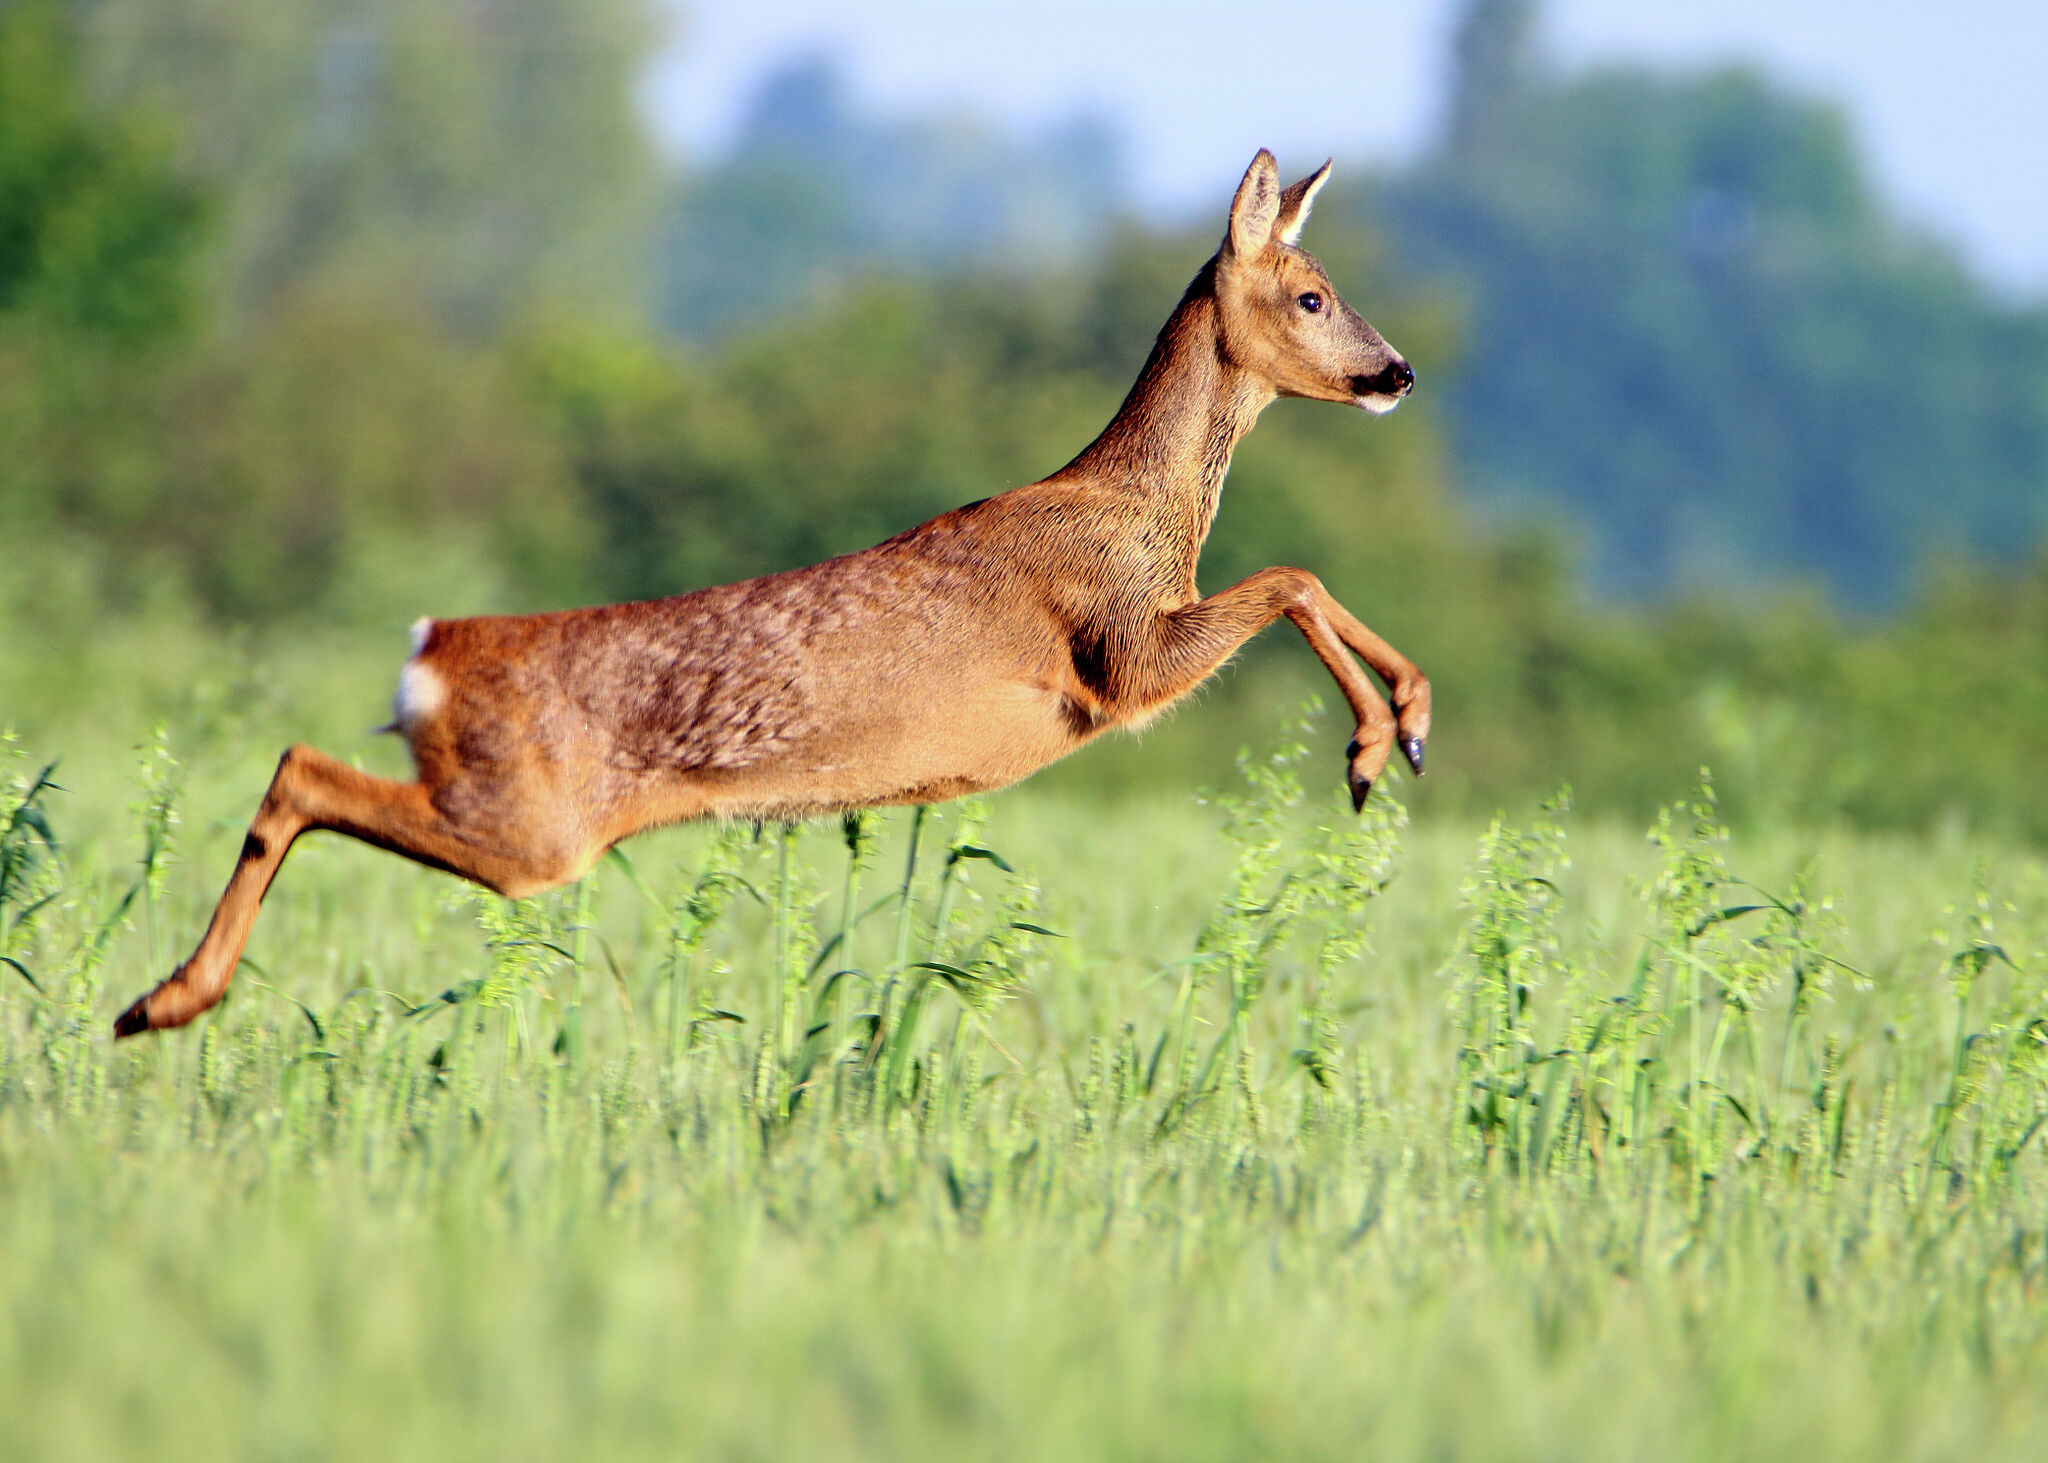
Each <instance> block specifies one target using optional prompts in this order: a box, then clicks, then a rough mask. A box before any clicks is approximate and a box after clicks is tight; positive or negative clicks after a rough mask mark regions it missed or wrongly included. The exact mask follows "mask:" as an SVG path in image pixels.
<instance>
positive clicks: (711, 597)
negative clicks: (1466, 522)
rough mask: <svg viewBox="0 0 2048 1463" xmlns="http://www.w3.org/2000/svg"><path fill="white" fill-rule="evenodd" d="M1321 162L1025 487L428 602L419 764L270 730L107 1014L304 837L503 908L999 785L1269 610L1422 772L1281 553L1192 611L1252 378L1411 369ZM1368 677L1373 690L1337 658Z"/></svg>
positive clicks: (1149, 696)
mask: <svg viewBox="0 0 2048 1463" xmlns="http://www.w3.org/2000/svg"><path fill="white" fill-rule="evenodd" d="M1329 174H1330V165H1329V164H1328V163H1324V164H1323V166H1322V167H1321V168H1320V169H1318V170H1317V171H1316V172H1315V173H1314V174H1313V175H1311V176H1310V177H1307V178H1304V179H1302V180H1301V181H1300V182H1298V183H1296V184H1294V185H1293V186H1292V187H1289V188H1287V189H1286V190H1284V191H1283V190H1282V189H1281V187H1280V180H1279V175H1278V170H1277V168H1276V166H1275V164H1274V161H1273V155H1272V154H1271V153H1269V152H1266V151H1264V150H1263V149H1262V150H1261V151H1260V152H1259V155H1258V156H1257V157H1256V158H1254V159H1253V160H1252V165H1251V167H1250V168H1249V169H1248V170H1247V171H1246V173H1245V175H1244V181H1243V182H1242V183H1240V184H1239V185H1238V189H1237V196H1236V197H1235V199H1234V200H1233V201H1232V203H1231V205H1230V227H1229V231H1228V232H1227V233H1226V234H1225V236H1224V239H1223V243H1222V246H1221V247H1220V248H1219V249H1218V250H1217V252H1216V255H1215V257H1214V258H1212V259H1211V260H1210V261H1209V262H1208V263H1207V264H1205V265H1203V266H1202V270H1201V272H1200V273H1199V274H1197V275H1196V276H1195V279H1194V282H1193V283H1192V284H1190V285H1189V286H1188V289H1187V293H1186V294H1185V295H1184V296H1183V297H1182V299H1181V302H1180V304H1179V306H1178V307H1177V308H1176V309H1175V310H1174V312H1173V314H1172V316H1171V317H1169V318H1168V320H1167V322H1166V325H1165V328H1164V329H1162V330H1161V331H1160V333H1159V340H1158V343H1157V344H1156V345H1154V346H1153V348H1152V354H1151V356H1150V358H1149V359H1147V361H1146V362H1145V366H1144V369H1143V370H1142V371H1140V372H1139V374H1138V380H1137V383H1136V384H1135V385H1134V386H1132V388H1131V391H1130V395H1129V396H1127V397H1126V398H1125V399H1124V403H1123V406H1122V407H1121V408H1120V409H1119V410H1118V411H1117V414H1116V417H1115V419H1114V420H1113V421H1111V422H1110V424H1109V425H1108V427H1106V428H1105V429H1104V430H1103V432H1102V435H1101V436H1099V437H1097V438H1096V439H1095V441H1094V442H1092V443H1091V444H1089V446H1088V448H1087V450H1086V451H1084V452H1083V453H1082V454H1081V455H1080V456H1079V457H1076V458H1075V459H1074V460H1073V461H1072V462H1070V463H1068V464H1067V465H1066V466H1065V467H1063V468H1061V469H1060V470H1059V471H1058V472H1056V473H1054V474H1053V475H1052V476H1051V477H1049V478H1047V479H1045V480H1044V481H1043V482H1038V483H1032V484H1030V485H1029V486H1027V487H1021V488H1015V489H1012V490H1011V491H1009V492H1006V493H1002V494H999V495H998V496H996V497H993V498H989V499H985V500H984V501H982V502H979V503H970V504H969V505H968V506H966V507H964V508H956V509H954V510H953V511H952V512H950V513H946V514H942V515H941V516H939V517H937V518H934V519H933V520H932V521H931V522H929V523H926V524H924V525H922V526H920V527H918V528H913V529H911V530H910V531H909V532H907V533H902V534H898V535H897V536H896V537H895V538H892V539H890V540H888V542H886V543H882V544H878V545H876V546H875V547H874V548H871V549H867V550H864V551H862V552H860V553H857V554H848V555H847V556H845V557H844V558H838V559H830V560H827V561H826V562H825V563H823V564H815V565H813V566H811V567H810V568H807V569H792V570H788V571H786V572H784V573H780V574H770V575H768V576H766V577H765V578H761V579H750V580H747V581H746V582H744V583H741V584H727V585H721V586H719V587H717V588H714V589H701V590H698V591H697V592H695V593H694V594H685V595H680V596H678V597H676V598H673V599H659V600H649V601H646V602H644V603H639V604H624V605H607V606H603V607H600V608H596V609H583V610H567V611H563V612H560V613H556V614H541V615H506V616H498V615H493V616H486V617H482V618H477V619H467V620H432V619H423V620H421V621H419V622H418V624H416V625H415V626H414V627H413V645H412V656H411V658H410V659H409V660H407V661H406V662H405V666H404V669H403V670H402V671H401V672H400V673H399V678H398V694H397V698H396V702H395V714H394V717H393V723H392V729H394V730H396V731H398V732H399V733H401V734H402V735H403V736H404V737H405V739H406V740H407V741H408V742H409V743H410V744H411V747H412V758H413V765H414V767H415V769H416V773H417V780H416V781H413V782H394V781H391V780H389V779H386V778H381V777H372V776H370V775H368V774H366V773H363V772H359V771H357V770H356V769H355V768H353V767H349V766H346V765H344V764H343V763H341V762H338V761H336V760H335V759H334V758H332V757H329V756H327V755H325V754H324V753H321V752H317V751H315V750H313V749H312V748H310V747H304V746H295V747H292V748H291V749H290V750H288V751H287V752H286V753H285V754H284V757H283V759H282V760H281V761H280V762H279V763H278V768H277V775H276V776H275V777H274V778H273V779H272V780H271V783H270V790H269V792H268V793H266V794H265V795H264V798H263V804H262V806H261V807H260V808H258V809H257V811H256V817H255V821H254V822H252V823H251V824H250V826H249V834H248V837H247V838H246V839H245V840H244V841H243V844H242V853H241V858H240V860H239V861H238V862H237V864H236V865H235V872H234V875H233V877H232V878H230V879H229V881H228V886H227V890H226V892H225V893H223V894H222V896H221V900H220V904H219V905H218V906H217V907H216V908H215V910H214V913H213V920H212V922H211V923H210V924H209V925H208V926H207V928H206V934H205V936H204V937H203V938H202V939H201V940H200V942H199V947H198V949H197V950H195V951H194V952H193V953H192V957H191V959H189V960H187V961H186V962H185V963H184V964H183V965H181V966H179V967H178V969H177V970H176V971H175V972H173V973H172V975H171V976H170V977H169V978H168V979H167V980H165V981H163V982H162V983H161V984H160V985H158V986H157V987H156V988H155V989H154V990H152V991H150V992H149V993H148V994H147V995H145V996H143V997H141V998H140V999H139V1000H137V1001H136V1002H135V1003H134V1004H133V1005H131V1006H129V1007H128V1009H127V1010H126V1011H124V1012H122V1013H121V1016H120V1017H119V1019H117V1020H116V1021H115V1023H114V1031H115V1033H116V1034H117V1035H119V1036H128V1035H132V1034H134V1033H136V1032H139V1031H146V1030H149V1029H151V1028H153V1027H166V1026H180V1025H183V1024H184V1023H185V1022H187V1021H190V1020H192V1019H193V1017H195V1016H197V1015H199V1014H200V1013H201V1012H203V1011H205V1010H207V1009H208V1008H210V1007H211V1006H213V1005H214V1004H215V1003H216V1002H218V1001H219V1000H220V998H221V996H222V994H223V993H224V992H225V991H226V990H227V986H228V980H229V978H230V977H231V976H232V975H233V973H234V970H235V966H236V964H237V962H238V961H239V960H240V959H241V954H242V947H243V945H244V943H245V942H246V941H247V940H248V937H249V928H250V925H251V924H252V923H253V922H254V921H255V918H256V911H257V907H258V906H259V905H260V904H261V903H262V900H263V895H264V892H265V891H266V890H267V889H268V888H269V887H270V881H271V879H272V878H274V877H275V876H276V874H277V870H278V866H279V865H280V864H282V863H283V862H284V857H285V854H286V852H287V851H289V850H290V848H291V846H292V843H293V841H294V840H295V839H297V838H298V836H299V835H300V834H301V833H304V832H306V831H308V830H309V829H315V828H324V829H328V830H331V831H333V832H336V833H346V834H348V835H349V836H350V837H352V838H359V839H361V840H363V841H364V842H365V843H371V844H375V845H376V846H377V847H379V848H385V849H389V850H391V851H392V852H393V853H398V854H403V855H404V856H405V857H407V858H409V859H413V860H415V861H416V862H419V863H423V864H428V865H431V866H433V867H435V868H439V869H446V870H447V871H448V872H450V873H453V874H459V875H460V876H462V877H463V878H465V879H470V880H473V881H475V882H476V883H478V884H482V885H484V886H486V887H488V888H491V889H495V890H497V891H498V892H499V893H501V894H506V895H511V896H513V897H515V898H516V897H519V896H523V895H527V894H533V893H537V892H539V891H540V890H543V889H547V888H551V887H553V886H555V885H558V884H564V883H568V882H570V881H573V880H575V879H578V878H580V877H582V876H583V874H584V873H585V872H586V871H588V870H589V868H590V867H591V865H592V864H594V863H595V862H596V861H597V860H598V858H599V857H600V856H602V855H603V854H604V852H605V851H606V850H607V849H609V848H610V847H611V846H612V845H613V844H615V843H618V842H619V841H620V840H621V839H624V838H627V837H630V836H631V835H632V834H634V833H638V832H640V831H641V830H643V829H646V828H650V827H654V826H657V825H660V824H665V823H674V822H679V821H681V820H684V819H688V818H703V817H723V818H756V819H795V818H801V817H805V816H808V815H811V814H817V813H827V812H833V811H839V810H844V809H850V808H864V807H874V806H878V805H882V804H890V803H926V802H934V801H938V800H940V799H945V798H953V797H959V796H961V795H963V794H966V793H971V792H978V791H981V790H984V789H988V788H996V787H1002V786H1004V785H1005V784H1008V783H1012V782H1015V781H1017V780H1018V779H1019V778H1022V777H1025V776H1027V775H1028V774H1030V773H1032V772H1034V771H1036V770H1037V769H1039V768H1040V767H1043V766H1045V765H1046V764H1047V763H1049V762H1052V761H1054V760H1055V759H1057V758H1060V757H1064V756H1065V755H1066V754H1067V753H1069V752H1071V751H1073V750H1074V749H1075V748H1077V747H1079V746H1081V745H1082V744H1083V743H1085V742H1088V741H1090V740H1092V739H1094V738H1095V737H1097V736H1099V735H1101V734H1102V733H1103V732H1104V731H1106V730H1108V729H1109V728H1111V727H1118V726H1123V727H1135V726H1138V725H1140V724H1142V723H1143V722H1145V721H1146V720H1148V719H1149V718H1151V717H1153V716H1155V715H1157V714H1158V713H1159V712H1160V711H1162V710H1163V709H1164V708H1166V707H1167V706H1168V705H1170V704H1171V703H1172V702H1174V701H1175V700H1177V699H1178V698H1180V697H1181V696H1184V695H1186V694H1187V693H1188V692H1189V691H1191V690H1193V689H1194V688H1195V686H1197V685H1198V684H1200V683H1201V682H1202V681H1203V680H1204V679H1206V678H1207V677H1208V676H1209V675H1210V673H1211V672H1213V671H1215V670H1216V669H1217V668H1218V667H1219V666H1221V665H1222V664H1223V662H1224V661H1226V660H1228V659H1229V658H1230V656H1231V655H1232V654H1234V653H1235V652H1236V651H1237V649H1238V648H1239V647H1240V646H1242V645H1243V644H1244V643H1245V642H1246V641H1247V640H1249V639H1250V638H1251V637H1252V636H1253V635H1254V634H1256V633H1257V632H1258V631H1259V630H1261V629H1263V628H1265V627H1266V626H1267V625H1270V624H1271V623H1272V622H1273V621H1274V620H1276V619H1278V618H1279V617H1280V616H1282V615H1285V616H1286V617H1287V618H1288V619H1290V620H1292V621H1293V622H1294V624H1295V626H1296V628H1298V629H1299V630H1300V631H1301V633H1302V634H1303V636H1305V637H1306V638H1307V640H1308V643H1309V646H1310V648H1311V649H1313V650H1314V651H1315V653H1316V655H1317V656H1318V657H1319V658H1320V659H1321V660H1322V662H1323V664H1324V665H1325V666H1327V667H1328V668H1329V671H1330V674H1331V675H1333V676H1335V677H1336V679H1337V684H1338V686H1339V687H1340V688H1341V689H1342V690H1343V693H1344V699H1345V700H1346V701H1348V702H1349V703H1350V704H1351V710H1352V712H1353V713H1354V714H1355V715H1356V716H1357V718H1358V730H1357V733H1356V735H1355V736H1354V737H1353V738H1352V741H1351V744H1350V746H1349V747H1347V748H1346V749H1345V755H1346V758H1347V768H1346V772H1347V778H1348V781H1349V784H1350V788H1351V797H1352V803H1353V805H1354V807H1360V808H1362V807H1363V806H1364V804H1365V798H1366V795H1367V793H1368V792H1369V791H1370V790H1371V788H1372V783H1373V779H1374V778H1376V777H1378V776H1379V775H1380V772H1381V770H1382V769H1383V768H1384V767H1385V765H1386V762H1387V758H1388V756H1389V755H1390V754H1391V752H1392V750H1393V747H1394V743H1395V741H1396V739H1398V740H1399V741H1400V744H1401V748H1402V750H1403V752H1404V753H1405V755H1406V757H1407V759H1408V762H1409V764H1410V765H1411V766H1412V767H1413V768H1414V770H1415V771H1416V773H1417V774H1418V775H1419V774H1420V773H1421V771H1422V749H1423V741H1424V739H1425V738H1426V737H1427V736H1428V735H1429V682H1428V680H1427V679H1425V678H1424V677H1423V675H1422V673H1421V672H1420V671H1418V670H1417V669H1416V668H1415V666H1414V665H1413V664H1412V663H1411V662H1410V661H1409V660H1408V659H1407V658H1406V657H1405V656H1403V655H1401V654H1400V653H1399V652H1398V651H1396V650H1395V649H1394V648H1393V647H1392V646H1390V645H1389V644H1387V642H1386V641H1384V640H1382V639H1381V638H1380V637H1379V636H1378V635H1375V634H1374V633H1373V632H1372V631H1371V630H1369V629H1367V628H1366V627H1365V626H1364V625H1363V624H1361V623H1360V622H1359V621H1358V619H1357V618H1356V617H1354V616H1353V615H1352V614H1351V612H1350V611H1349V610H1346V609H1345V608H1344V607H1343V606H1342V605H1340V604H1338V603H1337V601H1336V600H1335V599H1333V598H1331V596H1330V594H1329V592H1328V591H1327V590H1325V589H1324V588H1323V586H1322V583H1321V581H1319V580H1318V579H1317V578H1316V577H1315V575H1313V574H1311V573H1309V572H1308V571H1306V570H1304V569H1285V568H1277V569H1264V570H1261V571H1260V572H1259V573H1257V574H1254V575H1252V576H1251V577H1250V578H1249V579H1246V580H1244V581H1243V582H1242V583H1240V584H1236V585H1233V586H1231V587H1230V588H1229V589H1226V590H1224V591H1223V592H1222V593H1220V594H1214V595H1211V596H1209V598H1207V599H1203V598H1201V597H1200V595H1199V593H1198V591H1197V590H1196V587H1195V561H1196V559H1197V557H1198V556H1199V555H1200V553H1201V549H1202V542H1203V540H1204V539H1205V538H1207V537H1208V533H1209V527H1210V524H1211V523H1212V522H1213V521H1214V520H1215V517H1216V508H1217V502H1218V497H1219V494H1220V493H1221V491H1222V487H1223V475H1224V473H1225V471H1226V470H1228V468H1229V466H1230V457H1231V452H1232V450H1233V449H1234V448H1235V446H1236V444H1237V441H1238V439H1239V438H1240V437H1242V436H1244V434H1245V433H1246V432H1248V431H1250V430H1251V428H1252V425H1253V423H1254V422H1255V421H1256V420H1257V419H1258V415H1259V413H1260V412H1261V411H1263V410H1264V409H1265V407H1266V406H1267V404H1268V403H1270V402H1271V401H1272V400H1273V399H1274V398H1275V397H1276V396H1306V397H1312V398H1315V399H1316V400H1320V401H1336V402H1344V403H1347V404H1351V405H1356V406H1360V407H1363V408H1365V409H1366V410H1367V411H1371V412H1386V411H1391V410H1392V409H1393V408H1394V406H1395V405H1396V404H1397V403H1398V402H1399V401H1400V399H1401V398H1402V397H1404V396H1406V395H1407V394H1408V392H1409V391H1410V390H1411V389H1412V388H1413V387H1414V384H1415V373H1414V372H1413V371H1412V370H1410V369H1409V366H1408V363H1407V362H1406V361H1404V360H1402V359H1401V357H1400V356H1399V355H1398V354H1396V353H1395V351H1394V350H1393V348H1392V347H1390V346H1389V345H1388V344H1387V343H1386V341H1385V340H1383V339H1381V338H1380V335H1379V333H1378V332H1377V331H1375V330H1374V329H1373V328H1372V326H1370V325H1368V324H1366V322H1365V321H1364V320H1362V319H1360V318H1359V316H1358V315H1357V314H1356V313H1355V312H1354V311H1353V310H1352V309H1351V308H1350V307H1349V306H1347V305H1346V304H1345V303H1344V302H1343V301H1342V300H1341V299H1339V298H1338V296H1337V292H1336V290H1335V289H1334V288H1332V287H1331V284H1330V281H1329V277H1328V276H1327V275H1325V274H1324V272H1323V268H1322V266H1321V265H1320V264H1318V263H1317V262H1316V261H1315V260H1314V259H1313V258H1311V257H1310V256H1309V255H1308V254H1306V253H1304V252H1303V251H1302V250H1301V249H1300V248H1298V247H1297V246H1296V240H1297V239H1299V238H1300V236H1301V227H1302V224H1303V223H1304V222H1306V221H1307V219H1308V213H1309V207H1310V205H1311V204H1312V203H1313V201H1314V199H1315V195H1316V192H1317V190H1318V189H1320V188H1321V187H1322V185H1323V182H1324V180H1325V179H1327V178H1328V177H1329ZM1354 654H1356V655H1357V656H1359V657H1361V658H1362V659H1363V660H1364V661H1365V663H1366V664H1367V665H1369V666H1371V667H1372V669H1373V671H1374V672H1375V673H1376V674H1377V675H1378V676H1379V678H1380V679H1381V680H1382V681H1383V682H1385V683H1386V687H1387V690H1388V693H1389V696H1390V697H1391V700H1392V703H1393V704H1392V708H1391V709H1389V706H1388V703H1387V701H1386V700H1384V699H1382V698H1381V696H1380V694H1379V693H1378V691H1376V690H1375V689H1374V687H1373V685H1372V682H1371V681H1370V680H1368V679H1367V678H1366V676H1365V674H1364V672H1363V671H1361V670H1360V669H1359V666H1358V662H1357V661H1355V660H1353V659H1352V656H1353V655H1354Z"/></svg>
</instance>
